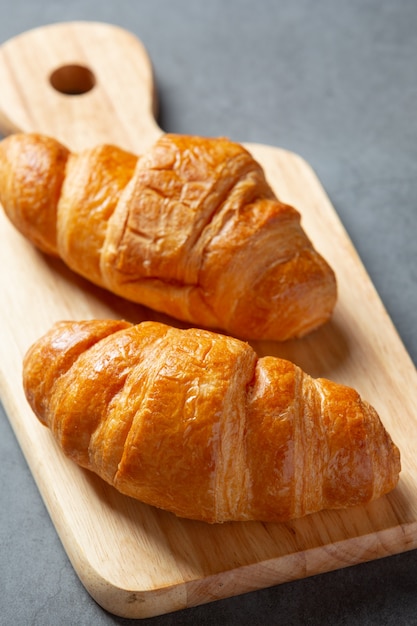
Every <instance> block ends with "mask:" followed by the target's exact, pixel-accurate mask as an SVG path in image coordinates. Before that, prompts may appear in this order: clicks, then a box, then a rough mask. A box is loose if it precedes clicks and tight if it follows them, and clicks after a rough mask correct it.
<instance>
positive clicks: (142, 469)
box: [23, 320, 400, 523]
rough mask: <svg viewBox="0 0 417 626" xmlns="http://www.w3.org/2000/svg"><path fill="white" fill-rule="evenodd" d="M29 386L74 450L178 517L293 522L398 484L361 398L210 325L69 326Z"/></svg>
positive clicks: (35, 364) (33, 356) (45, 340)
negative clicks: (185, 327) (258, 351)
mask: <svg viewBox="0 0 417 626" xmlns="http://www.w3.org/2000/svg"><path fill="white" fill-rule="evenodd" d="M23 381H24V389H25V393H26V397H27V399H28V402H29V404H30V405H31V407H32V409H33V411H34V413H35V414H36V415H37V417H38V418H39V420H40V421H41V422H42V423H43V424H45V425H47V426H48V427H49V428H50V429H51V431H52V433H53V435H54V437H55V438H56V440H57V442H58V444H59V445H60V446H61V448H62V450H63V451H64V453H65V454H66V455H68V456H69V457H70V458H71V459H73V460H74V461H75V462H76V463H78V464H79V465H80V466H82V467H84V468H88V469H89V470H91V471H93V472H95V473H97V474H98V475H99V476H101V477H102V478H103V479H104V480H105V481H107V482H108V483H110V484H111V485H113V486H114V487H115V488H116V489H117V490H119V491H120V492H122V493H123V494H126V495H128V496H131V497H133V498H137V499H139V500H141V501H143V502H145V503H147V504H151V505H154V506H156V507H159V508H162V509H165V510H168V511H171V512H172V513H174V514H176V515H177V516H179V517H186V518H191V519H197V520H201V521H205V522H210V523H215V522H226V521H231V520H235V521H239V520H242V521H243V520H258V521H266V522H268V521H273V522H275V521H286V520H290V519H293V518H298V517H302V516H304V515H307V514H309V513H313V512H315V511H319V510H321V509H333V508H334V509H337V508H345V507H350V506H353V505H357V504H363V503H367V502H369V501H370V500H372V499H374V498H378V497H380V496H381V495H383V494H385V493H387V492H389V491H390V490H392V489H393V488H394V487H395V485H396V483H397V481H398V478H399V472H400V454H399V451H398V449H397V447H396V446H395V444H394V443H393V442H392V440H391V438H390V436H389V434H388V433H387V432H386V430H385V428H384V426H383V425H382V423H381V421H380V419H379V417H378V415H377V413H376V412H375V410H374V409H373V408H372V407H371V406H370V405H369V404H367V403H366V402H364V401H362V400H361V398H360V397H359V395H358V393H357V392H356V391H355V390H353V389H351V388H349V387H346V386H343V385H340V384H336V383H333V382H330V381H328V380H325V379H313V378H311V377H310V376H308V375H307V374H305V373H303V371H302V370H301V369H300V368H299V367H297V366H296V365H295V364H293V363H291V362H289V361H287V360H283V359H279V358H276V357H268V356H266V357H262V358H258V357H257V355H256V354H255V352H254V350H253V349H252V348H251V347H250V346H249V345H248V344H247V343H246V342H243V341H241V340H239V339H235V338H232V337H229V336H227V335H221V334H217V333H214V332H211V331H208V330H202V329H188V330H181V329H178V328H172V327H170V326H167V325H165V324H161V323H158V322H151V321H146V322H142V323H141V324H138V325H132V324H130V323H128V322H125V321H121V320H118V321H116V320H89V321H81V322H74V321H71V322H58V323H56V324H55V325H54V326H53V327H52V328H51V329H50V330H49V331H48V332H47V333H46V334H45V335H44V336H43V337H41V338H40V339H39V340H38V341H37V342H36V343H35V344H34V345H33V346H32V347H30V348H29V350H28V352H27V354H26V356H25V358H24V364H23Z"/></svg>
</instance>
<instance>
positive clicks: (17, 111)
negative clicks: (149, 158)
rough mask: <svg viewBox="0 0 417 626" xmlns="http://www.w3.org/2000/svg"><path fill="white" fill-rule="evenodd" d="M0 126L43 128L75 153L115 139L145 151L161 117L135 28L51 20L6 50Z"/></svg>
mask: <svg viewBox="0 0 417 626" xmlns="http://www.w3.org/2000/svg"><path fill="white" fill-rule="evenodd" d="M0 85H1V90H0V131H1V132H2V133H4V134H9V133H11V132H18V131H23V132H39V133H44V134H48V135H52V136H54V137H55V138H56V139H58V140H59V141H61V142H62V143H64V144H65V145H67V146H68V147H69V148H71V149H72V150H79V149H81V148H86V147H90V146H92V145H96V144H99V143H106V142H107V143H108V142H112V143H116V144H117V145H118V146H120V147H122V148H125V149H127V150H132V151H135V152H142V151H143V150H146V149H147V148H148V147H149V146H150V145H152V143H154V141H155V140H156V139H157V137H158V136H159V135H160V134H161V133H162V131H161V129H160V128H159V127H158V125H157V123H156V121H155V111H156V94H155V86H154V80H153V70H152V65H151V62H150V59H149V57H148V54H147V52H146V50H145V48H144V47H143V45H142V43H141V42H140V41H139V40H138V39H137V38H135V37H134V36H133V35H132V34H131V33H129V32H127V31H125V30H123V29H121V28H119V27H116V26H111V25H108V24H103V23H97V22H69V23H60V24H52V25H49V26H43V27H40V28H36V29H34V30H31V31H28V32H26V33H23V34H21V35H18V36H17V37H14V38H13V39H10V40H9V41H7V42H6V43H4V44H3V45H2V46H1V47H0Z"/></svg>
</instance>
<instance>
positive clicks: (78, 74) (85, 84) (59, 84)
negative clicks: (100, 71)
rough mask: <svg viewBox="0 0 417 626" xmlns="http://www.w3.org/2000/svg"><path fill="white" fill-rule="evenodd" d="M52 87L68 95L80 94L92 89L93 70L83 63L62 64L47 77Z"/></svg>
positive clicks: (93, 80) (94, 80) (93, 83)
mask: <svg viewBox="0 0 417 626" xmlns="http://www.w3.org/2000/svg"><path fill="white" fill-rule="evenodd" d="M49 82H50V83H51V85H52V87H53V88H54V89H55V90H56V91H59V92H60V93H63V94H66V95H68V96H80V95H82V94H83V93H87V92H88V91H91V89H93V87H94V85H95V84H96V79H95V76H94V74H93V72H92V71H91V70H90V69H88V67H84V66H83V65H63V66H62V67H58V68H57V69H56V70H55V71H53V72H52V74H51V75H50V77H49Z"/></svg>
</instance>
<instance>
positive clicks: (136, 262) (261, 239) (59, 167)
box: [0, 134, 337, 340]
mask: <svg viewBox="0 0 417 626" xmlns="http://www.w3.org/2000/svg"><path fill="white" fill-rule="evenodd" d="M0 201H1V203H2V205H3V207H4V209H5V211H6V213H7V215H8V216H9V218H10V219H11V221H12V222H13V223H14V224H15V226H16V227H17V228H18V229H19V230H20V231H21V232H22V233H23V234H24V235H25V236H26V237H28V238H29V239H30V240H31V241H32V242H33V243H34V244H35V245H37V246H38V247H39V248H40V249H42V250H43V251H45V252H47V253H49V254H56V255H58V256H60V257H61V258H62V259H63V260H64V261H65V263H66V264H67V265H68V266H69V267H71V268H72V269H73V270H74V271H76V272H78V273H79V274H81V275H82V276H84V277H85V278H87V279H88V280H90V281H92V282H94V283H96V284H98V285H100V286H101V287H104V288H106V289H108V290H110V291H111V292H113V293H116V294H118V295H119V296H122V297H124V298H127V299H129V300H133V301H135V302H138V303H141V304H144V305H146V306H149V307H151V308H153V309H155V310H157V311H162V312H164V313H167V314H169V315H171V316H173V317H176V318H178V319H181V320H184V321H186V322H188V323H190V324H192V325H197V326H202V327H211V328H217V329H222V330H225V331H227V332H229V333H230V334H233V335H235V336H238V337H243V338H247V339H274V340H285V339H288V338H290V337H295V336H302V335H305V334H306V333H308V332H310V331H311V330H313V329H314V328H316V327H318V326H319V325H321V324H323V323H324V322H325V321H326V320H328V319H329V317H330V316H331V314H332V311H333V308H334V305H335V302H336V297H337V293H336V280H335V276H334V273H333V271H332V269H331V268H330V267H329V265H328V264H327V263H326V261H325V260H324V259H323V258H322V257H321V256H320V255H319V254H318V253H317V252H316V250H315V249H314V248H313V246H312V244H311V242H310V240H309V239H308V237H307V236H306V234H305V232H304V230H303V229H302V227H301V224H300V215H299V213H298V211H296V210H295V209H294V208H293V207H291V206H288V205H287V204H283V203H282V202H280V201H279V200H278V199H277V198H276V197H275V195H274V193H273V191H272V189H271V188H270V186H269V185H268V183H267V181H266V178H265V175H264V172H263V170H262V168H261V167H260V165H259V164H258V163H257V162H256V161H255V160H254V159H253V157H252V156H251V155H250V153H249V152H248V151H247V150H246V149H245V148H244V147H243V146H241V145H240V144H237V143H234V142H231V141H229V140H227V139H223V138H215V139H212V138H202V137H193V136H181V135H173V134H165V135H162V137H161V138H160V139H159V140H158V141H157V142H156V143H155V145H154V146H153V147H152V148H151V149H150V150H149V151H148V152H147V153H146V154H144V155H142V156H141V157H139V158H138V157H136V156H135V155H133V154H131V153H128V152H126V151H124V150H121V149H119V148H117V147H115V146H109V145H103V146H97V147H96V148H93V149H89V150H85V151H83V152H81V153H77V154H76V153H70V151H69V150H68V149H67V148H66V147H65V146H63V145H61V144H60V143H58V142H56V141H55V140H53V139H51V138H48V137H44V136H41V135H37V134H17V135H12V136H10V137H8V138H6V139H5V140H4V141H2V142H1V143H0Z"/></svg>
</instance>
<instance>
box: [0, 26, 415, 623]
mask: <svg viewBox="0 0 417 626" xmlns="http://www.w3.org/2000/svg"><path fill="white" fill-rule="evenodd" d="M0 85H1V92H0V129H1V130H2V132H3V133H5V134H6V133H8V132H13V131H16V130H23V131H39V132H43V133H47V134H52V135H54V136H55V137H56V138H57V139H59V140H60V141H62V142H63V143H65V144H67V145H68V146H69V147H70V148H72V149H74V150H76V149H79V148H82V147H86V146H89V145H94V144H96V143H99V142H105V141H106V142H114V143H116V144H118V145H120V146H121V147H124V148H127V149H130V150H132V151H135V152H139V153H140V152H141V151H143V150H145V149H146V148H147V147H148V146H150V145H151V144H152V143H153V141H154V140H155V139H156V138H157V137H158V136H159V135H160V133H161V132H162V131H161V129H160V128H158V126H157V124H156V122H155V118H154V114H153V112H154V105H155V93H154V84H153V77H152V69H151V65H150V62H149V59H148V56H147V53H146V51H145V50H144V49H143V47H142V45H141V43H140V42H139V41H138V40H137V39H135V38H134V37H133V36H132V35H131V34H129V33H127V32H125V31H123V30H121V29H119V28H116V27H113V26H109V25H106V24H98V23H79V22H77V23H67V24H57V25H53V26H48V27H44V28H40V29H36V30H34V31H30V32H27V33H24V34H22V35H20V36H18V37H16V38H14V39H12V40H10V41H9V42H7V43H5V44H4V45H3V46H2V47H1V48H0ZM167 105H168V106H169V103H167ZM225 131H226V132H227V129H225ZM226 132H225V134H226ZM247 147H248V149H249V150H251V151H252V153H253V154H254V156H255V158H257V159H258V160H259V161H260V162H261V163H262V165H263V166H264V168H265V170H266V172H267V176H268V178H269V181H270V183H271V185H272V186H273V187H274V189H275V191H276V193H277V195H278V196H279V197H280V198H281V199H282V200H283V201H285V202H289V203H292V204H293V205H295V206H296V207H297V208H298V209H299V210H300V212H301V214H302V218H303V225H304V228H305V230H306V232H307V233H308V235H309V236H310V238H311V239H312V241H313V243H314V244H315V246H316V248H317V249H318V250H319V251H320V252H321V253H322V254H323V255H324V256H325V257H326V259H327V260H328V261H329V262H330V263H331V265H332V266H333V268H334V269H335V271H336V274H337V278H338V285H339V302H338V305H337V307H336V311H335V313H334V317H333V319H332V321H331V322H330V323H329V324H327V325H326V326H325V327H323V328H322V329H320V330H318V331H317V332H315V333H313V334H311V335H310V336H309V337H307V338H305V339H303V340H298V341H291V342H288V343H286V344H283V345H280V344H277V343H274V342H262V341H259V342H254V343H253V346H254V347H255V349H256V350H257V351H258V353H259V355H265V354H272V355H277V356H284V357H286V358H289V359H291V360H293V361H295V362H296V363H298V364H299V365H300V366H301V367H302V368H303V369H304V370H306V371H307V372H309V373H310V374H312V375H313V376H325V377H327V378H331V379H333V380H336V381H340V382H343V383H345V384H348V385H351V386H353V387H355V388H356V389H357V390H358V391H359V392H360V393H361V395H362V396H363V397H364V398H365V399H367V400H368V401H369V402H371V403H372V404H373V405H374V406H375V407H376V408H377V410H378V412H379V414H380V416H381V419H382V421H383V422H384V424H385V426H386V427H387V429H388V430H389V432H390V433H391V435H392V437H393V439H394V441H395V442H396V444H397V445H398V446H399V448H400V450H401V454H402V474H401V479H400V483H399V486H398V487H397V489H396V490H395V491H394V492H392V493H391V494H389V495H388V496H386V497H384V498H381V499H380V500H378V501H376V502H374V503H372V504H370V505H369V506H366V507H358V508H355V509H351V510H346V511H340V512H334V511H333V512H322V513H318V514H315V515H311V516H309V517H307V518H305V519H301V520H298V521H294V522H290V523H287V524H261V523H230V524H224V525H217V526H211V525H206V524H204V523H199V522H193V521H188V520H180V519H177V518H175V517H174V516H173V515H171V514H169V513H165V512H163V511H159V510H156V509H153V508H152V507H149V506H146V505H143V504H141V503H140V502H136V501H134V500H131V499H129V498H127V497H124V496H122V495H120V494H118V493H117V492H116V491H115V490H114V489H112V488H111V487H109V486H108V485H106V484H105V483H103V482H102V481H101V480H100V479H99V478H97V477H96V476H94V475H91V474H90V473H88V472H86V471H84V470H82V469H81V468H79V467H77V466H76V465H74V464H73V463H72V462H70V461H68V460H67V459H66V458H64V456H63V455H62V453H61V452H60V450H59V449H58V448H57V447H56V446H55V444H54V441H53V440H52V438H51V435H50V433H49V431H48V430H47V429H46V428H44V427H42V426H41V425H40V424H39V423H38V421H37V420H36V419H35V418H34V416H33V414H32V412H31V410H30V409H29V407H28V405H27V403H26V401H25V398H24V395H23V391H22V386H21V362H22V357H23V354H24V352H25V351H26V350H27V348H28V347H29V345H30V344H31V343H32V342H33V341H35V340H36V339H37V338H38V337H39V336H40V335H42V334H43V333H44V332H46V331H47V330H48V329H49V327H50V326H51V325H52V324H53V323H54V322H55V321H57V320H60V319H86V318H94V317H112V318H113V317H114V318H120V317H123V318H125V319H128V320H130V321H132V322H139V321H141V320H143V319H148V318H150V319H159V320H162V321H169V322H170V323H172V324H173V325H176V324H177V322H175V321H174V320H168V318H166V317H163V316H162V315H158V314H156V313H153V312H152V311H150V310H147V309H145V308H144V307H139V306H136V305H133V304H129V303H127V302H124V301H123V300H121V299H120V298H116V297H113V296H111V295H110V294H108V293H106V292H104V291H102V290H100V289H98V288H96V287H94V286H92V285H90V284H88V283H87V282H86V281H84V280H83V279H82V278H80V277H77V276H76V275H74V274H73V273H72V272H71V271H70V270H68V269H66V268H65V267H64V266H63V264H61V262H59V261H56V260H52V259H50V258H48V257H46V256H44V255H42V254H41V253H40V252H38V251H37V250H35V249H34V248H33V247H32V246H31V245H30V244H29V243H28V242H27V241H26V240H24V239H23V238H22V237H21V235H20V234H18V233H17V232H16V231H15V230H14V228H13V227H12V226H11V225H10V223H9V222H8V221H7V219H6V218H5V216H4V213H3V212H2V211H0V290H1V293H2V302H3V306H2V308H1V324H0V342H1V346H2V351H1V359H0V360H1V362H0V367H1V380H0V383H1V399H2V402H3V404H4V406H5V409H6V411H7V414H8V416H9V418H10V422H11V424H12V427H13V429H14V432H15V434H16V437H17V439H18V440H19V442H20V445H21V447H22V449H23V452H24V454H25V456H26V459H27V462H28V464H29V466H30V468H31V471H32V472H33V476H34V478H35V480H36V482H37V484H38V487H39V490H40V492H41V494H42V497H43V498H44V501H45V503H46V506H47V508H48V510H49V513H50V515H51V518H52V521H53V523H54V525H55V527H56V530H57V532H58V534H59V536H60V538H61V540H62V543H63V545H64V547H65V549H66V551H67V553H68V556H69V558H70V560H71V562H72V564H73V566H74V568H75V570H76V572H77V573H78V575H79V577H80V579H81V581H82V582H83V584H84V585H85V587H86V589H87V590H88V592H89V593H90V594H91V595H92V597H93V598H94V599H95V600H96V601H97V602H98V603H99V604H100V605H102V606H103V607H104V608H105V609H107V610H108V611H110V612H112V613H115V614H118V615H120V616H125V617H133V618H144V617H150V616H153V615H157V614H162V613H166V612H170V611H174V610H178V609H183V608H186V607H190V606H193V605H197V604H202V603H205V602H210V601H212V600H216V599H220V598H225V597H228V596H232V595H236V594H241V593H243V592H248V591H251V590H255V589H260V588H263V587H267V586H270V585H276V584H279V583H282V582H285V581H289V580H293V579H297V578H302V577H306V576H310V575H312V574H316V573H319V572H325V571H329V570H332V569H336V568H341V567H345V566H349V565H353V564H356V563H359V562H362V561H366V560H370V559H377V558H379V557H383V556H386V555H390V554H394V553H399V552H402V551H405V550H409V549H412V548H415V547H416V546H417V462H416V460H415V453H414V445H413V441H416V440H417V415H416V406H417V394H416V389H417V384H416V383H417V376H416V370H415V367H414V365H413V363H412V362H411V360H410V358H409V356H408V355H407V353H406V351H405V349H404V347H403V345H402V343H401V341H400V339H399V337H398V335H397V333H396V331H395V329H394V327H393V325H392V323H391V321H390V319H389V317H388V315H387V313H386V311H385V310H384V307H383V305H382V303H381V301H380V299H379V297H378V295H377V293H376V291H375V289H374V287H373V285H372V283H371V281H370V279H369V277H368V275H367V273H366V271H365V269H364V267H363V266H362V264H361V261H360V259H359V258H358V255H357V254H356V252H355V250H354V248H353V246H352V244H351V242H350V240H349V238H348V236H347V234H346V232H345V230H344V229H343V226H342V225H341V223H340V221H339V219H338V217H337V215H336V214H335V211H334V209H333V207H332V205H331V203H330V201H329V199H328V197H327V196H326V193H325V192H324V190H323V188H322V186H321V185H320V183H319V181H318V179H317V177H316V176H315V174H314V172H313V171H312V170H311V168H310V167H309V166H308V164H307V163H306V162H305V161H303V160H302V159H301V158H300V157H299V156H297V155H295V154H293V153H290V152H287V151H284V150H281V149H278V148H272V147H268V146H262V145H257V144H250V145H248V146H247ZM46 566H47V564H46V563H45V567H46Z"/></svg>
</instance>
